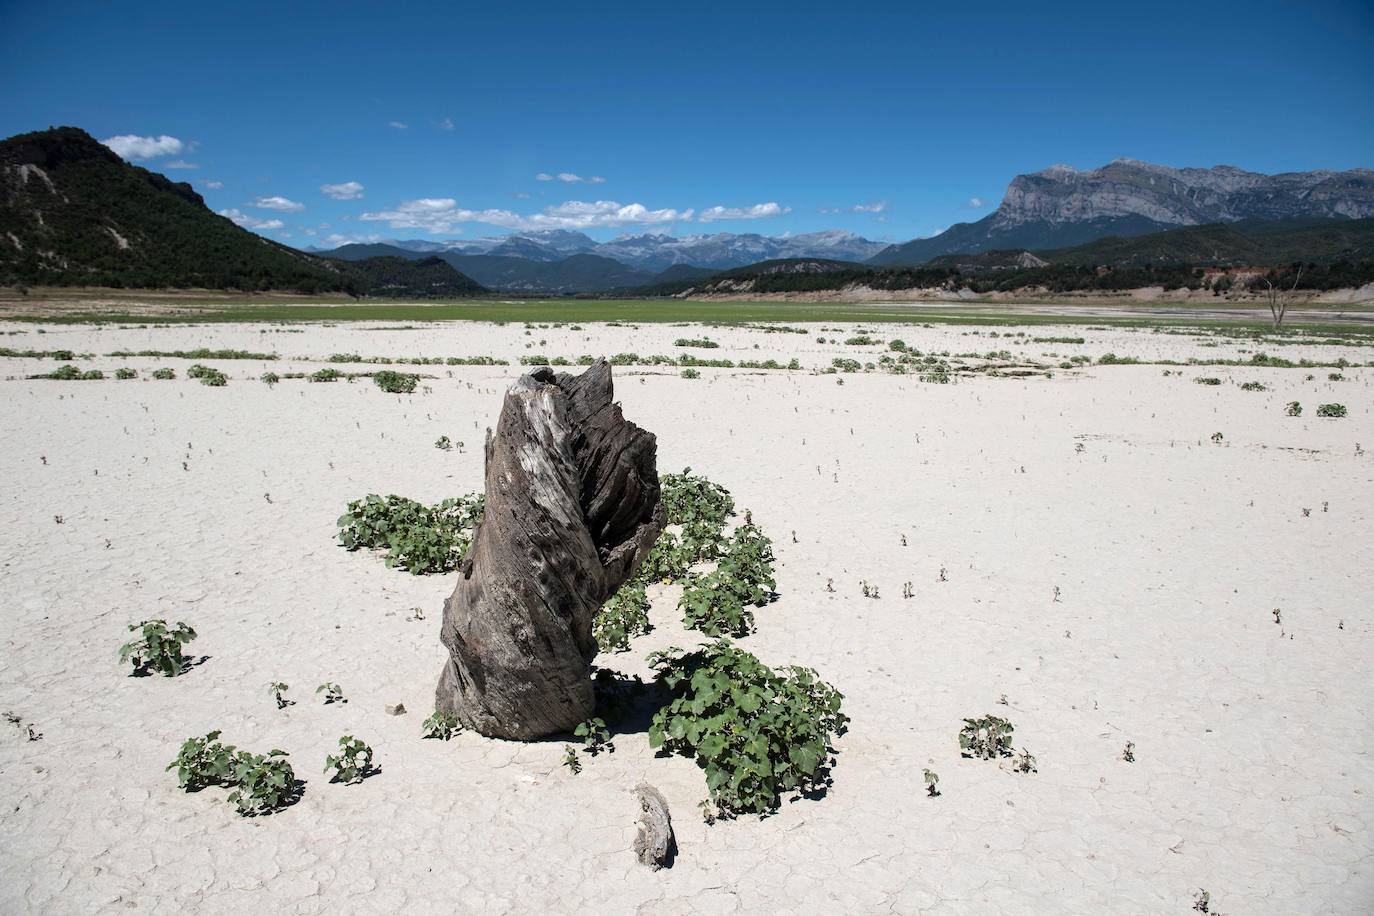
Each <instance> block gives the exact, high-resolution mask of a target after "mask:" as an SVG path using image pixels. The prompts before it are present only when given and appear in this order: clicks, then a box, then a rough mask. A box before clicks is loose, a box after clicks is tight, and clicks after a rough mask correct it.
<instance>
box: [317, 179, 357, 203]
mask: <svg viewBox="0 0 1374 916" xmlns="http://www.w3.org/2000/svg"><path fill="white" fill-rule="evenodd" d="M320 190H321V191H322V192H323V193H324V195H325V196H326V197H332V198H334V199H335V200H359V199H360V198H361V197H362V196H363V186H362V185H361V184H360V183H359V182H356V181H345V182H344V183H343V184H322V185H320Z"/></svg>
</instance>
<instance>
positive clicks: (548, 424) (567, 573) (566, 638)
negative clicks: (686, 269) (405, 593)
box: [436, 360, 664, 739]
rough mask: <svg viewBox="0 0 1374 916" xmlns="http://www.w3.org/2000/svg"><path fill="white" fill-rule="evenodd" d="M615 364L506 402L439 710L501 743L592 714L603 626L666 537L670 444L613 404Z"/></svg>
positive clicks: (543, 372)
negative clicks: (662, 457)
mask: <svg viewBox="0 0 1374 916" xmlns="http://www.w3.org/2000/svg"><path fill="white" fill-rule="evenodd" d="M613 394H614V390H613V387H612V384H611V367H610V365H609V364H608V363H606V362H605V361H604V360H601V361H598V362H597V363H596V364H594V365H593V366H591V367H590V368H589V369H587V371H586V372H584V373H582V374H581V375H579V376H572V375H568V374H565V373H557V374H555V373H554V372H553V370H551V369H548V368H542V369H537V370H535V371H534V372H531V373H530V374H528V375H525V376H522V377H521V378H520V380H519V381H518V382H516V383H515V384H514V385H513V386H512V387H511V389H510V390H509V391H508V392H506V400H505V403H504V405H503V406H502V408H501V418H500V420H499V421H498V422H497V426H496V432H495V433H494V434H493V433H492V432H491V431H490V430H488V432H487V445H486V461H487V468H486V509H485V511H484V513H483V517H482V522H481V524H480V525H479V526H478V528H477V531H476V533H475V535H474V538H473V543H472V547H471V549H470V550H469V551H468V555H467V558H466V559H465V561H464V562H463V566H462V579H461V580H460V581H459V582H458V587H457V588H455V589H454V590H453V595H452V596H451V597H450V598H449V599H448V601H446V602H445V603H444V623H443V627H442V629H441V630H440V639H441V640H442V641H443V643H444V646H445V647H446V648H447V649H448V651H449V660H448V663H447V664H445V665H444V670H443V673H442V674H441V675H440V677H439V687H438V690H437V695H436V707H437V708H438V710H439V711H440V712H450V713H453V714H455V715H457V717H458V719H459V720H460V721H461V722H462V723H463V724H464V725H466V726H467V727H469V728H471V729H473V730H475V731H478V732H480V733H482V734H484V735H488V736H491V737H498V738H516V739H530V738H538V737H542V736H544V735H551V734H556V733H558V732H565V731H569V730H571V729H573V728H575V727H576V726H577V725H578V723H580V722H583V721H585V720H586V719H588V718H589V717H591V715H592V712H593V709H594V699H593V695H592V683H591V679H590V669H591V662H592V659H593V658H594V657H595V656H596V639H595V638H594V637H593V636H592V618H594V617H595V616H596V612H597V611H599V610H600V609H601V605H602V604H603V603H604V602H605V601H606V599H607V598H609V597H610V596H611V595H613V594H615V592H616V590H617V589H619V588H620V586H621V584H622V583H623V582H624V581H625V580H626V579H628V578H629V577H630V576H631V575H633V573H634V571H635V569H636V568H637V567H638V566H639V562H640V561H641V560H642V559H643V557H644V556H645V555H646V554H647V553H648V552H649V548H650V547H652V546H653V543H654V540H655V539H656V538H657V537H658V535H659V532H660V531H662V530H663V518H664V516H663V503H662V501H661V500H660V499H659V486H658V470H657V467H656V462H655V458H656V454H657V440H656V439H655V438H654V435H653V434H652V433H649V432H645V431H644V430H642V429H640V428H639V427H638V426H635V425H634V424H633V423H631V422H629V421H628V420H626V419H625V417H624V416H623V415H622V414H621V412H620V405H618V404H615V403H613V401H612V397H613Z"/></svg>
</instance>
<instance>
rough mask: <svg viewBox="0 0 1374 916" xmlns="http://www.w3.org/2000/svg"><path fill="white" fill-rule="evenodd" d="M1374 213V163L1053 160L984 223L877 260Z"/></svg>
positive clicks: (911, 261)
mask: <svg viewBox="0 0 1374 916" xmlns="http://www.w3.org/2000/svg"><path fill="white" fill-rule="evenodd" d="M1368 217H1374V170H1370V169H1351V170H1349V171H1345V172H1332V171H1313V172H1287V173H1282V174H1278V175H1263V174H1260V173H1257V172H1247V171H1244V170H1242V169H1238V168H1235V167H1233V166H1226V165H1223V166H1216V167H1215V168H1207V169H1204V168H1184V169H1176V168H1170V167H1169V166H1162V165H1154V164H1151V163H1148V162H1140V161H1138V160H1135V159H1117V160H1115V161H1113V162H1110V163H1108V164H1107V165H1105V166H1102V167H1101V168H1098V169H1091V170H1088V171H1079V170H1077V169H1074V168H1071V167H1069V166H1062V165H1060V166H1052V167H1050V168H1048V169H1045V170H1043V171H1040V172H1035V173H1034V174H1030V175H1018V176H1017V177H1016V178H1014V179H1013V180H1012V182H1011V184H1010V186H1009V187H1008V188H1007V192H1006V195H1005V196H1004V197H1003V199H1002V203H1001V205H1000V206H999V207H998V208H997V210H996V211H995V212H993V213H991V214H989V215H988V216H986V217H984V218H983V219H981V220H978V221H977V222H975V223H959V224H957V225H954V226H951V227H950V228H949V229H947V230H946V231H944V232H942V233H940V234H939V235H936V236H933V237H931V238H927V239H916V240H914V241H910V242H906V243H904V244H901V245H893V246H891V247H889V248H887V249H885V250H883V251H882V252H880V253H879V254H878V255H876V256H874V257H873V258H872V259H871V263H874V264H879V265H918V264H924V263H926V262H928V261H930V260H931V259H933V258H936V257H939V256H941V255H947V254H963V253H977V252H980V251H989V250H993V249H1029V250H1039V249H1047V248H1062V247H1068V246H1073V245H1080V244H1084V243H1086V242H1091V241H1094V240H1095V239H1099V238H1103V237H1106V236H1110V235H1115V236H1123V237H1129V236H1137V235H1146V234H1148V233H1152V232H1159V231H1161V230H1165V229H1170V228H1174V227H1179V226H1196V225H1202V224H1206V223H1230V222H1238V221H1241V220H1254V219H1260V220H1287V219H1296V218H1318V219H1333V218H1343V219H1363V218H1368Z"/></svg>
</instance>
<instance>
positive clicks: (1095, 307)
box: [4, 294, 1374, 336]
mask: <svg viewBox="0 0 1374 916" xmlns="http://www.w3.org/2000/svg"><path fill="white" fill-rule="evenodd" d="M121 299H123V300H124V301H127V302H128V305H127V306H125V305H124V303H123V301H120V300H121ZM18 304H19V303H17V302H16V301H15V300H13V299H11V300H9V301H8V302H7V303H6V305H9V306H11V308H9V309H5V310H4V311H7V312H9V313H10V320H32V321H41V322H46V323H69V322H70V323H92V322H111V323H121V324H124V323H133V324H148V323H180V322H221V321H235V322H253V323H261V322H302V321H309V322H316V321H320V322H343V321H397V322H400V321H491V322H509V323H541V324H548V323H555V322H563V323H570V324H575V323H594V322H611V321H619V322H627V323H637V324H639V323H651V322H669V323H719V324H742V323H760V322H777V323H788V322H792V323H818V322H820V323H837V324H841V323H850V324H854V323H857V324H863V323H880V322H886V323H905V324H969V325H1026V326H1034V325H1111V326H1127V327H1130V326H1136V327H1157V326H1161V325H1168V326H1195V327H1201V328H1217V327H1230V328H1247V329H1254V330H1265V331H1267V330H1269V329H1270V322H1269V321H1268V315H1267V313H1265V312H1264V310H1263V307H1262V306H1259V305H1258V304H1256V305H1249V306H1244V307H1237V306H1236V304H1234V303H1219V304H1217V305H1213V304H1210V303H1208V304H1206V305H1197V304H1181V303H1142V302H1121V303H1107V304H1103V303H1082V302H1063V303H1055V302H1037V303H1032V304H1025V305H1019V304H1003V303H987V302H970V303H929V304H909V303H843V302H814V303H813V302H795V301H753V302H750V301H735V300H728V301H726V300H713V301H700V300H678V299H528V300H519V299H473V300H461V301H448V302H436V303H421V302H357V301H349V300H337V301H329V300H315V299H299V298H295V299H286V300H284V301H278V302H271V301H268V302H264V301H262V300H257V301H253V300H242V299H238V300H236V299H233V298H229V297H224V298H220V297H187V298H186V299H178V298H177V297H176V296H174V295H166V294H163V295H161V296H158V297H156V298H149V299H148V300H142V301H141V300H140V299H139V298H138V297H137V294H125V296H122V297H119V298H117V299H115V300H114V301H110V300H108V299H107V300H105V301H104V303H103V304H102V305H95V304H94V303H92V305H93V306H95V307H80V308H73V309H71V310H70V311H69V312H66V313H65V314H64V309H62V308H61V307H57V308H51V307H49V308H37V307H35V308H33V309H32V311H31V312H30V311H29V310H27V309H24V308H22V307H21V308H18V309H16V308H14V307H13V306H15V305H18ZM32 304H33V306H39V305H41V300H39V301H36V302H33V303H32ZM150 306H154V307H150ZM1311 311H1312V312H1313V314H1312V315H1310V316H1309V315H1308V314H1307V312H1308V310H1307V309H1305V308H1304V307H1295V308H1293V309H1291V310H1290V311H1289V315H1288V319H1287V321H1286V322H1285V330H1304V331H1308V332H1312V331H1318V332H1328V333H1332V334H1340V335H1351V336H1364V335H1365V334H1374V310H1371V309H1370V308H1369V307H1367V306H1365V307H1361V306H1353V307H1313V308H1312V309H1311ZM1219 312H1229V313H1231V314H1225V315H1223V314H1217V313H1219ZM1337 312H1339V313H1340V316H1341V317H1340V318H1339V319H1336V320H1333V314H1334V313H1337Z"/></svg>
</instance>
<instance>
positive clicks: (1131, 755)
mask: <svg viewBox="0 0 1374 916" xmlns="http://www.w3.org/2000/svg"><path fill="white" fill-rule="evenodd" d="M1121 759H1122V760H1124V761H1126V762H1127V763H1135V742H1134V741H1127V742H1126V747H1125V749H1124V750H1122V752H1121Z"/></svg>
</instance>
